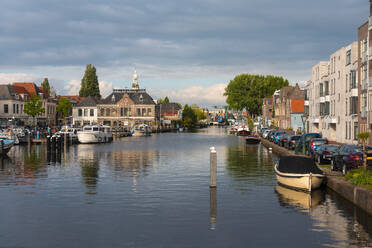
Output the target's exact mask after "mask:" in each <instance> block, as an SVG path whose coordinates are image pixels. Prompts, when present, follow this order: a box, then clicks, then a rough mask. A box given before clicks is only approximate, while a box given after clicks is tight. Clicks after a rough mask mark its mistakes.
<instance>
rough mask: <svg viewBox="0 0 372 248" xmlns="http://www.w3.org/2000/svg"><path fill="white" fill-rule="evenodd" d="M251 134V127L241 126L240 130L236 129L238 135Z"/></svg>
mask: <svg viewBox="0 0 372 248" xmlns="http://www.w3.org/2000/svg"><path fill="white" fill-rule="evenodd" d="M250 134H251V133H250V131H249V128H248V127H245V126H242V127H239V128H238V130H237V131H236V135H237V136H247V135H250Z"/></svg>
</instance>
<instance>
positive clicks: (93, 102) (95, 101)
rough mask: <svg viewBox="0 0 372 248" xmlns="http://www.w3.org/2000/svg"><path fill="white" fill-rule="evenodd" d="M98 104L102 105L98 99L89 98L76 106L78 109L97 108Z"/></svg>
mask: <svg viewBox="0 0 372 248" xmlns="http://www.w3.org/2000/svg"><path fill="white" fill-rule="evenodd" d="M98 103H101V101H100V99H99V98H98V97H94V96H88V97H86V98H84V100H82V101H81V102H79V103H78V104H76V107H95V106H97V104H98Z"/></svg>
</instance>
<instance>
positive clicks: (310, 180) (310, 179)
mask: <svg viewBox="0 0 372 248" xmlns="http://www.w3.org/2000/svg"><path fill="white" fill-rule="evenodd" d="M311 177H312V174H311V172H310V176H309V192H311V185H312V178H311Z"/></svg>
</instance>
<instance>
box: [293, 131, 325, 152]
mask: <svg viewBox="0 0 372 248" xmlns="http://www.w3.org/2000/svg"><path fill="white" fill-rule="evenodd" d="M321 137H322V135H321V134H320V133H305V134H303V135H301V138H300V139H299V140H298V142H296V149H295V150H296V153H297V154H298V153H302V149H303V144H305V152H307V151H309V143H310V141H311V140H312V139H314V138H321Z"/></svg>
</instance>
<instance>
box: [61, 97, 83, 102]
mask: <svg viewBox="0 0 372 248" xmlns="http://www.w3.org/2000/svg"><path fill="white" fill-rule="evenodd" d="M58 97H59V98H65V99H68V100H70V101H75V102H76V103H79V102H80V101H82V100H84V99H85V97H79V96H58Z"/></svg>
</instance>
